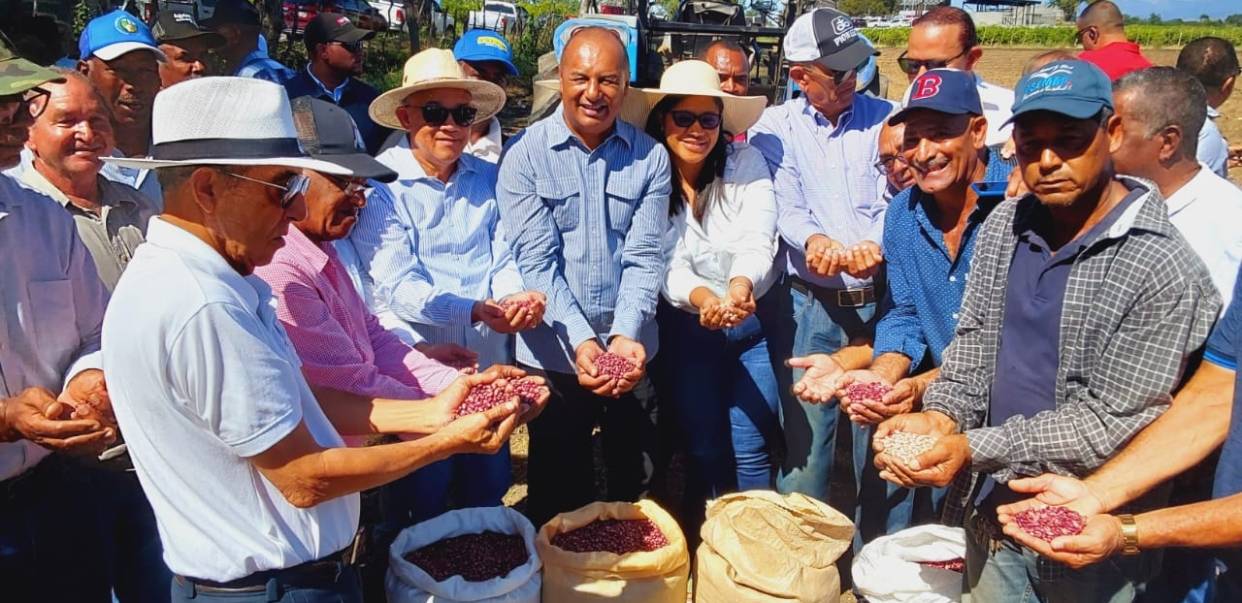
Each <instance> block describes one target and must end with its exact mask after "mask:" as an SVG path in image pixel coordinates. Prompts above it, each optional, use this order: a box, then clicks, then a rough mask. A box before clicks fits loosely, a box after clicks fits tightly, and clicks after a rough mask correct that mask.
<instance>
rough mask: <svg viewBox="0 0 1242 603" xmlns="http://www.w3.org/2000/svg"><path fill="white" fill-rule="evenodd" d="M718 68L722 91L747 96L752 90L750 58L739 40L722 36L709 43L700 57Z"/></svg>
mask: <svg viewBox="0 0 1242 603" xmlns="http://www.w3.org/2000/svg"><path fill="white" fill-rule="evenodd" d="M699 58H700V59H702V60H703V61H704V62H706V63H707V64H708V65H711V66H712V67H715V68H716V73H717V74H719V75H720V91H721V92H727V93H729V94H733V95H735V96H746V95H747V94H748V93H749V92H748V91H749V90H750V59H749V58H747V56H746V51H745V50H743V49H742V47H741V46H738V44H737V42H734V41H732V40H727V39H724V38H721V39H719V40H716V41H715V42H712V43H711V44H708V45H707V48H704V49H703V54H702V56H700V57H699Z"/></svg>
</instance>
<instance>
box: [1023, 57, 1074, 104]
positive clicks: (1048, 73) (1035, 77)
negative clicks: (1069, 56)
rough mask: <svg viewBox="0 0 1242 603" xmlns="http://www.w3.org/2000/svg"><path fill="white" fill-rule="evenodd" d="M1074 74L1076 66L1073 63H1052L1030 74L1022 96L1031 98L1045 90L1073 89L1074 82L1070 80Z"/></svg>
mask: <svg viewBox="0 0 1242 603" xmlns="http://www.w3.org/2000/svg"><path fill="white" fill-rule="evenodd" d="M1072 75H1074V68H1073V66H1071V65H1052V66H1049V67H1045V68H1043V69H1040V70H1039V71H1036V72H1035V73H1032V74H1031V75H1030V77H1029V78H1028V80H1027V82H1026V88H1025V89H1023V90H1022V96H1023V98H1029V97H1031V96H1034V95H1036V94H1042V93H1044V92H1059V91H1062V90H1071V89H1073V87H1074V82H1072V81H1070V76H1072Z"/></svg>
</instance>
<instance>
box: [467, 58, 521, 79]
mask: <svg viewBox="0 0 1242 603" xmlns="http://www.w3.org/2000/svg"><path fill="white" fill-rule="evenodd" d="M457 60H459V61H465V62H467V63H500V64H501V65H504V66H505V73H508V74H509V75H517V74H518V68H517V65H514V64H513V61H510V60H509V59H506V58H504V57H498V56H494V55H479V56H470V55H464V56H459V57H457Z"/></svg>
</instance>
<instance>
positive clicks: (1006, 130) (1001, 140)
mask: <svg viewBox="0 0 1242 603" xmlns="http://www.w3.org/2000/svg"><path fill="white" fill-rule="evenodd" d="M975 88H976V89H978V90H979V102H980V103H981V104H982V105H983V116H984V117H986V118H987V119H988V138H987V145H988V146H994V145H998V144H1005V141H1007V140H1009V136H1010V135H1011V134H1013V124H1005V120H1007V119H1009V118H1010V116H1012V115H1013V90H1010V89H1009V88H1005V87H1003V86H997V85H996V84H990V83H988V82H985V81H983V78H981V77H979V74H978V73H976V74H975ZM1001 124H1005V125H1004V127H1002V126H1001Z"/></svg>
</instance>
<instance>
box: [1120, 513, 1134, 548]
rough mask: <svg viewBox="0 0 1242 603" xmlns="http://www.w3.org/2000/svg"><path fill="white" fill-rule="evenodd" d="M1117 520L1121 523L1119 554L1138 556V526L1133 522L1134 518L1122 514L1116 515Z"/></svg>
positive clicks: (1127, 514)
mask: <svg viewBox="0 0 1242 603" xmlns="http://www.w3.org/2000/svg"><path fill="white" fill-rule="evenodd" d="M1117 519H1119V520H1120V521H1121V554H1122V555H1137V554H1139V546H1138V524H1137V523H1135V522H1134V516H1133V515H1131V514H1129V513H1123V514H1121V515H1118V516H1117Z"/></svg>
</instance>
